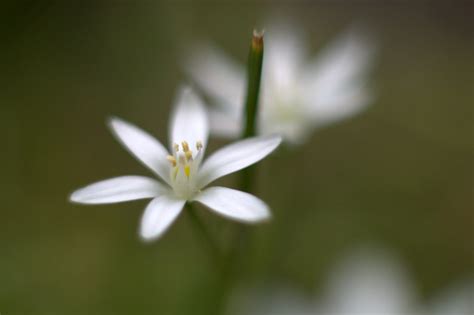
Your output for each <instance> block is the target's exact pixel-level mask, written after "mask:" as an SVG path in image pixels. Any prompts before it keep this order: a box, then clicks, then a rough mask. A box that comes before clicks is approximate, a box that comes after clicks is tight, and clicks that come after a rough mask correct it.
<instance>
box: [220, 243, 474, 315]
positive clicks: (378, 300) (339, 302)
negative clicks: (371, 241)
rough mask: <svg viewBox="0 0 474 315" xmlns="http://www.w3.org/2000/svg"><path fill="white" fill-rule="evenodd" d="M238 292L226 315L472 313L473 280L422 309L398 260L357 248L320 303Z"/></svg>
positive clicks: (293, 295) (294, 294)
mask: <svg viewBox="0 0 474 315" xmlns="http://www.w3.org/2000/svg"><path fill="white" fill-rule="evenodd" d="M239 292H240V291H239ZM239 292H237V293H238V294H237V295H236V296H235V299H234V300H233V301H232V303H231V304H230V307H229V314H230V315H267V314H268V315H269V314H271V315H276V314H277V315H422V314H423V315H472V314H474V282H473V281H472V279H465V280H464V281H462V282H461V283H459V284H458V285H456V286H454V287H452V288H449V289H447V290H445V291H443V292H442V293H441V294H440V295H439V296H438V297H437V298H435V299H433V300H432V302H431V303H428V305H427V306H423V305H422V304H420V303H419V302H418V299H417V296H416V292H415V287H414V284H413V282H412V281H411V280H410V277H409V274H408V272H407V270H406V269H405V268H404V267H403V264H401V263H400V260H399V259H397V257H396V256H394V255H393V254H391V253H390V252H387V251H385V250H381V249H376V248H361V249H359V250H356V251H353V252H352V253H350V254H349V255H348V256H345V257H344V258H343V259H342V260H340V262H339V263H338V264H336V266H335V267H334V268H332V270H331V271H330V272H329V275H328V278H327V283H326V286H325V287H324V288H323V291H322V294H321V295H320V297H318V298H313V299H311V298H308V297H307V296H306V295H304V294H303V293H302V292H298V291H297V290H294V289H288V288H281V287H276V288H275V287H268V286H267V287H266V289H254V290H251V289H250V290H249V289H246V290H244V291H242V292H240V293H239Z"/></svg>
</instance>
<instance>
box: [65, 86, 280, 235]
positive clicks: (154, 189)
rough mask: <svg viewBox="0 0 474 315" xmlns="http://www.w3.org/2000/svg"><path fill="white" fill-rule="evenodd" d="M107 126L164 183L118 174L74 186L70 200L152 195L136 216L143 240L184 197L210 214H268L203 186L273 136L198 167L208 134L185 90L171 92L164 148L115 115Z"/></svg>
mask: <svg viewBox="0 0 474 315" xmlns="http://www.w3.org/2000/svg"><path fill="white" fill-rule="evenodd" d="M109 126H110V128H111V129H112V131H113V133H114V134H115V136H116V137H117V139H118V140H119V141H120V142H121V143H122V144H123V145H124V146H125V147H126V148H127V149H128V150H129V151H130V153H132V154H133V155H134V156H135V157H136V158H137V159H138V160H140V161H141V162H142V163H143V164H144V165H145V166H147V167H148V168H149V169H150V170H151V171H153V172H154V173H155V174H156V175H158V177H159V178H161V180H162V181H163V182H164V183H163V182H160V181H157V180H155V179H152V178H148V177H143V176H122V177H117V178H112V179H108V180H104V181H100V182H97V183H94V184H91V185H89V186H87V187H84V188H82V189H79V190H76V191H75V192H74V193H73V194H72V195H71V196H70V200H71V201H73V202H78V203H83V204H102V203H115V202H122V201H128V200H136V199H144V198H153V200H152V201H151V202H150V203H149V204H148V206H147V207H146V209H145V212H144V214H143V217H142V220H141V228H140V235H141V237H142V238H143V239H145V240H151V239H156V238H158V237H159V236H161V235H162V234H163V233H164V232H165V231H166V229H167V228H168V227H169V226H170V225H171V223H172V222H173V221H174V220H175V219H176V218H177V216H178V215H179V213H180V212H181V210H182V209H183V207H184V205H185V203H186V201H189V202H191V201H198V202H200V203H202V204H204V205H206V206H207V207H209V208H210V209H211V210H213V211H215V212H216V213H218V214H220V215H223V216H225V217H228V218H230V219H234V220H238V221H243V222H258V221H262V220H265V219H267V218H269V216H270V212H269V209H268V206H267V205H266V204H265V203H264V202H263V201H261V200H260V199H258V198H256V197H255V196H253V195H250V194H248V193H245V192H241V191H238V190H234V189H229V188H224V187H211V188H206V189H203V188H204V187H205V186H207V185H208V184H209V183H211V182H212V181H214V180H216V179H217V178H219V177H222V176H224V175H227V174H230V173H233V172H235V171H238V170H240V169H242V168H245V167H247V166H249V165H251V164H254V163H256V162H258V161H259V160H261V159H263V158H264V157H265V156H267V155H268V154H270V153H271V152H272V151H273V150H274V149H275V148H276V147H277V146H278V145H279V143H280V141H281V139H280V137H278V136H266V137H255V138H248V139H245V140H242V141H239V142H236V143H234V144H231V145H228V146H226V147H224V148H222V149H220V150H218V151H217V152H215V153H214V154H212V155H211V156H210V157H209V158H208V159H207V160H206V161H204V162H203V163H202V165H201V161H202V160H203V156H204V151H205V148H206V144H207V138H208V121H207V116H206V112H205V109H204V107H203V103H202V101H201V100H200V99H199V97H198V96H197V95H196V94H195V93H194V92H193V91H192V90H191V89H189V88H182V89H181V90H180V91H179V93H178V96H177V100H176V104H175V108H174V113H173V115H172V119H171V125H170V129H169V135H170V152H171V154H170V155H169V154H168V150H166V149H165V147H164V146H163V145H162V144H161V143H160V142H159V141H158V140H156V139H155V138H153V137H152V136H151V135H149V134H148V133H146V132H145V131H143V130H141V129H139V128H138V127H136V126H134V125H132V124H129V123H127V122H125V121H123V120H121V119H118V118H112V119H110V121H109Z"/></svg>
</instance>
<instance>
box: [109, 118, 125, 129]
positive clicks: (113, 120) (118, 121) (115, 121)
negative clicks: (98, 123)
mask: <svg viewBox="0 0 474 315" xmlns="http://www.w3.org/2000/svg"><path fill="white" fill-rule="evenodd" d="M123 122H124V121H123V120H122V119H120V118H118V117H115V116H109V117H107V118H106V120H105V123H106V125H107V126H108V127H109V128H110V129H112V131H113V130H114V129H115V128H116V127H117V125H118V124H121V123H123Z"/></svg>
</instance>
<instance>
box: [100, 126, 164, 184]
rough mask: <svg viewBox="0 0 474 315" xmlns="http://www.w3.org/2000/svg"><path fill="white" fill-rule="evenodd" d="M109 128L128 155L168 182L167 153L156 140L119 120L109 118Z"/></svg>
mask: <svg viewBox="0 0 474 315" xmlns="http://www.w3.org/2000/svg"><path fill="white" fill-rule="evenodd" d="M109 126H110V128H111V129H112V132H113V133H114V135H115V136H116V137H117V139H118V140H119V141H120V143H122V144H123V145H124V146H125V147H126V148H127V149H128V151H130V153H132V154H133V155H134V156H135V157H136V158H137V159H138V160H140V161H141V162H142V163H143V164H145V165H146V166H147V167H148V168H150V169H151V170H152V171H153V172H154V173H156V174H157V175H159V176H160V177H161V178H162V179H163V180H164V181H165V182H167V183H169V182H170V166H169V162H168V160H167V159H166V156H167V155H168V151H167V150H166V149H165V148H164V147H163V145H162V144H161V143H160V142H159V141H158V140H156V139H155V138H154V137H152V136H151V135H149V134H148V133H146V132H145V131H143V130H141V129H140V128H138V127H136V126H134V125H132V124H130V123H128V122H126V121H124V120H122V119H119V118H115V117H114V118H111V119H110V120H109Z"/></svg>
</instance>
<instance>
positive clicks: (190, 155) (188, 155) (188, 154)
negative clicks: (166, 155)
mask: <svg viewBox="0 0 474 315" xmlns="http://www.w3.org/2000/svg"><path fill="white" fill-rule="evenodd" d="M184 155H185V156H186V161H188V162H189V161H192V160H193V152H192V151H191V150H188V151H186V152H184Z"/></svg>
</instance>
